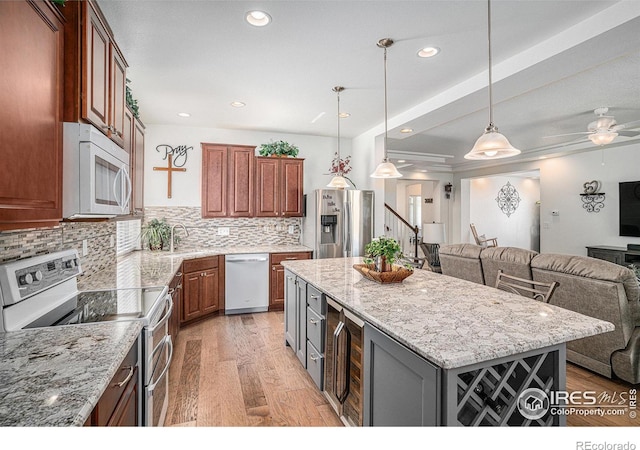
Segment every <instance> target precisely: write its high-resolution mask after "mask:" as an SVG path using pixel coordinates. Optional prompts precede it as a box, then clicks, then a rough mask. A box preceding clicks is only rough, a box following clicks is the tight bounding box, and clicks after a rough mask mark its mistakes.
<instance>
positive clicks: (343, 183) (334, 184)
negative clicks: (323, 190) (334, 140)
mask: <svg viewBox="0 0 640 450" xmlns="http://www.w3.org/2000/svg"><path fill="white" fill-rule="evenodd" d="M342 91H344V88H343V87H342V86H336V87H334V88H333V92H335V93H336V95H337V97H338V113H337V114H336V117H337V119H338V151H337V153H338V172H337V174H336V175H335V176H334V177H333V178H332V179H331V181H330V182H329V184H327V187H328V188H334V189H345V188H348V187H349V183H347V180H345V179H344V177H343V173H342V165H341V164H340V92H342Z"/></svg>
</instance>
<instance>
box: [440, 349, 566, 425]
mask: <svg viewBox="0 0 640 450" xmlns="http://www.w3.org/2000/svg"><path fill="white" fill-rule="evenodd" d="M547 350H548V351H541V352H537V353H535V354H526V355H524V356H522V357H520V358H512V359H508V360H504V359H502V360H495V361H493V362H490V363H489V364H490V365H484V366H478V365H475V366H467V367H463V368H461V369H454V370H449V371H448V374H447V378H448V383H449V387H450V388H452V389H451V390H449V391H448V393H449V396H450V397H453V396H455V399H453V398H449V399H448V402H447V403H448V408H447V416H448V417H447V419H446V420H447V424H448V425H458V426H557V425H563V424H564V422H565V420H564V418H563V417H558V416H557V415H552V414H551V412H550V411H547V412H546V414H545V415H543V416H542V417H540V418H539V419H534V420H531V419H528V418H526V417H524V416H523V415H522V414H521V413H520V411H519V409H518V398H519V396H520V394H521V393H522V392H523V391H524V390H525V389H529V388H538V389H540V390H542V391H544V392H545V393H547V394H549V392H550V391H556V390H562V389H564V385H565V375H564V373H565V372H564V370H565V367H564V348H562V349H558V348H556V347H552V348H549V349H547ZM560 353H562V355H561V354H560Z"/></svg>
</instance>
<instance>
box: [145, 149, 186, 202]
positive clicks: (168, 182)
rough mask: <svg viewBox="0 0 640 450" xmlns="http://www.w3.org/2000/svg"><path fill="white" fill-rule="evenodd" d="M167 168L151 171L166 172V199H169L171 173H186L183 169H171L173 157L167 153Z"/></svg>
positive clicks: (156, 168) (155, 168)
mask: <svg viewBox="0 0 640 450" xmlns="http://www.w3.org/2000/svg"><path fill="white" fill-rule="evenodd" d="M167 160H168V163H167V167H154V168H153V170H162V171H166V172H167V198H171V173H172V172H186V171H187V169H185V168H184V167H173V155H172V154H171V153H169V154H168V155H167Z"/></svg>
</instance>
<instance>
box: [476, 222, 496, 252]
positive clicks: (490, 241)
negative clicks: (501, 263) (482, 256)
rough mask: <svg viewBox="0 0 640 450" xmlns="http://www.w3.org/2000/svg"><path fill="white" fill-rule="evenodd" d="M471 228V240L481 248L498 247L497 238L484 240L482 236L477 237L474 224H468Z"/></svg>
mask: <svg viewBox="0 0 640 450" xmlns="http://www.w3.org/2000/svg"><path fill="white" fill-rule="evenodd" d="M469 226H470V227H471V233H472V234H473V239H475V241H476V244H477V245H480V246H481V247H497V246H498V238H486V237H485V236H484V234H483V235H480V236H478V232H477V231H476V226H475V225H474V224H472V223H471V224H469Z"/></svg>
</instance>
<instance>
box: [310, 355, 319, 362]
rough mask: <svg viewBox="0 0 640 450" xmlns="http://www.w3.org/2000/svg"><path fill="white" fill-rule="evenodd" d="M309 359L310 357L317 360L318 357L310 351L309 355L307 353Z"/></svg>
mask: <svg viewBox="0 0 640 450" xmlns="http://www.w3.org/2000/svg"><path fill="white" fill-rule="evenodd" d="M309 359H311V361H317V360H318V357H317V356H316V355H314V354H313V353H312V354H311V355H309Z"/></svg>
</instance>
